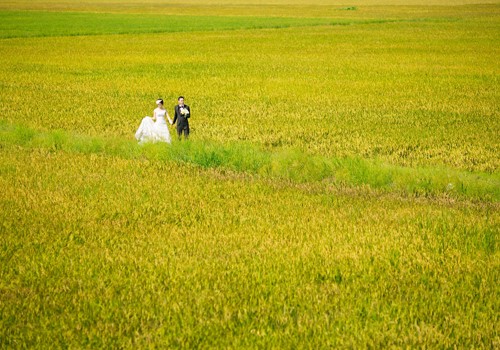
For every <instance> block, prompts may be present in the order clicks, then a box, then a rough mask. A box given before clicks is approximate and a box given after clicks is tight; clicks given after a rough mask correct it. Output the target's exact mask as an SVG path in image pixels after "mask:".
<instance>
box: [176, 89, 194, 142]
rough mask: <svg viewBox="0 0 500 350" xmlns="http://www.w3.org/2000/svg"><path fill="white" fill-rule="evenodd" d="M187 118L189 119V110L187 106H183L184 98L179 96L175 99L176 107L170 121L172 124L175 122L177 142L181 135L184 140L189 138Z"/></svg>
mask: <svg viewBox="0 0 500 350" xmlns="http://www.w3.org/2000/svg"><path fill="white" fill-rule="evenodd" d="M189 117H191V110H190V109H189V106H188V105H185V104H184V97H183V96H179V98H178V99H177V106H175V115H174V120H173V121H172V124H175V122H177V136H178V137H179V140H180V139H181V136H182V134H184V138H185V139H187V138H188V137H189V122H188V118H189Z"/></svg>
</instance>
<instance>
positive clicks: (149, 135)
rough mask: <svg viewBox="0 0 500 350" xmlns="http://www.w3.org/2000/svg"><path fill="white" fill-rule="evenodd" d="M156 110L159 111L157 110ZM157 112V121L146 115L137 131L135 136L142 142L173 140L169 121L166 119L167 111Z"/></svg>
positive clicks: (169, 141) (168, 141)
mask: <svg viewBox="0 0 500 350" xmlns="http://www.w3.org/2000/svg"><path fill="white" fill-rule="evenodd" d="M163 111H164V110H163ZM155 112H157V111H156V110H155ZM155 114H156V122H155V121H154V120H153V118H151V117H144V118H143V119H142V121H141V125H139V129H137V132H136V133H135V138H136V139H137V141H139V143H140V144H143V143H145V142H167V143H171V142H172V139H171V137H170V131H169V130H168V125H167V121H166V120H165V112H163V113H161V112H160V113H155Z"/></svg>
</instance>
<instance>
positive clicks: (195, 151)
mask: <svg viewBox="0 0 500 350" xmlns="http://www.w3.org/2000/svg"><path fill="white" fill-rule="evenodd" d="M172 131H173V130H172ZM7 146H22V147H25V148H34V149H46V150H64V151H67V152H73V153H77V154H78V153H81V154H96V155H109V156H116V157H122V158H125V159H149V160H159V161H164V162H177V163H186V164H191V165H196V166H199V167H202V168H214V169H218V170H222V171H235V172H238V173H243V174H245V175H249V176H258V177H261V178H277V179H286V180H290V181H293V182H295V183H308V184H313V183H317V184H318V183H321V184H322V185H323V186H324V187H325V188H329V187H330V186H335V187H342V186H359V185H366V186H369V187H370V188H371V189H378V190H382V191H385V192H394V193H398V194H400V195H405V196H406V195H410V196H416V197H420V196H424V197H429V196H431V197H444V198H447V199H449V200H451V199H471V200H475V201H482V202H493V203H495V202H500V174H498V173H494V174H486V173H471V172H466V171H458V170H455V169H451V168H443V167H432V168H406V167H401V166H395V165H390V164H386V163H381V162H379V161H376V160H369V159H363V158H360V157H353V158H349V157H346V158H331V157H324V156H321V155H307V154H305V153H303V152H300V151H299V150H297V149H282V150H279V151H274V152H269V151H265V150H263V149H262V147H258V146H255V145H252V144H250V143H241V142H239V143H236V142H224V143H215V142H210V141H201V140H196V139H195V140H191V141H190V142H185V141H184V142H175V140H174V143H173V144H171V145H170V144H165V143H158V144H145V145H138V144H137V142H136V141H135V140H133V141H132V140H128V139H124V138H119V137H88V136H83V135H78V134H74V133H68V132H65V131H63V130H55V131H52V132H37V131H36V130H32V129H30V128H26V127H24V126H12V125H8V124H5V123H0V147H7Z"/></svg>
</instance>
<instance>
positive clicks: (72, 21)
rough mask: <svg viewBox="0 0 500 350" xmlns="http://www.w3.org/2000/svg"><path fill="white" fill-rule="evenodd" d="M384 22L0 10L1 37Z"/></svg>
mask: <svg viewBox="0 0 500 350" xmlns="http://www.w3.org/2000/svg"><path fill="white" fill-rule="evenodd" d="M386 22H394V20H380V19H378V20H352V19H332V18H295V17H255V16H172V15H143V14H141V15H139V14H111V13H86V12H44V11H0V38H3V39H6V38H27V37H52V36H79V35H107V34H143V33H175V32H193V31H217V30H237V29H266V28H289V27H305V26H319V25H350V24H368V23H386Z"/></svg>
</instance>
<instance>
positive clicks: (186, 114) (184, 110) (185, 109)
mask: <svg viewBox="0 0 500 350" xmlns="http://www.w3.org/2000/svg"><path fill="white" fill-rule="evenodd" d="M180 112H181V115H183V116H184V117H186V118H187V117H188V115H189V111H188V109H187V108H184V107H181V109H180Z"/></svg>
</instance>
